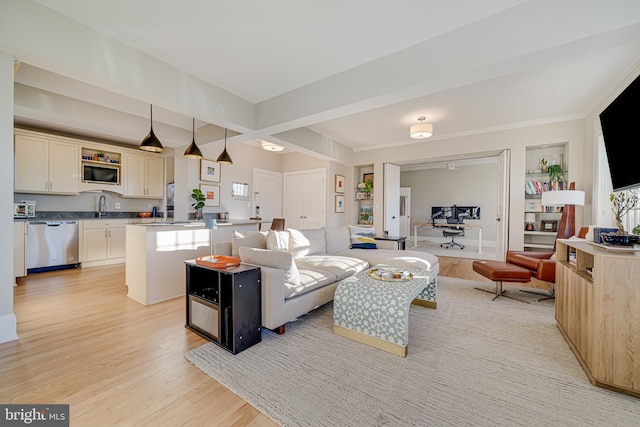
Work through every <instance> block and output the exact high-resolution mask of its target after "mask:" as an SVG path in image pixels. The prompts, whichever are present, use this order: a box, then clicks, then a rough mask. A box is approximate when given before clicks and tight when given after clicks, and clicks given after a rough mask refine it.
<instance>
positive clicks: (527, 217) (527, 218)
mask: <svg viewBox="0 0 640 427" xmlns="http://www.w3.org/2000/svg"><path fill="white" fill-rule="evenodd" d="M524 222H525V223H526V224H533V223H535V222H536V214H534V213H526V214H524Z"/></svg>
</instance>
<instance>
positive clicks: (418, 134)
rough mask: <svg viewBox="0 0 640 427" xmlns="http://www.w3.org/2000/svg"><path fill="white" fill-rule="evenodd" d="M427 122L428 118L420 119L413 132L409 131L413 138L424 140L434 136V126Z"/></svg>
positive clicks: (412, 127) (422, 117) (412, 128)
mask: <svg viewBox="0 0 640 427" xmlns="http://www.w3.org/2000/svg"><path fill="white" fill-rule="evenodd" d="M425 120H426V118H425V117H424V116H420V117H418V121H419V122H420V123H418V124H417V125H413V126H411V130H410V131H409V135H410V136H411V138H413V139H424V138H429V137H430V136H431V135H433V125H432V124H431V123H425V122H424V121H425Z"/></svg>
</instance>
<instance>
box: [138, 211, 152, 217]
mask: <svg viewBox="0 0 640 427" xmlns="http://www.w3.org/2000/svg"><path fill="white" fill-rule="evenodd" d="M138 216H139V217H140V218H149V217H151V212H140V213H139V214H138Z"/></svg>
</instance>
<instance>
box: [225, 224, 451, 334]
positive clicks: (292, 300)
mask: <svg viewBox="0 0 640 427" xmlns="http://www.w3.org/2000/svg"><path fill="white" fill-rule="evenodd" d="M351 243H352V235H351V232H350V227H349V226H342V227H324V228H317V229H306V230H295V229H287V230H286V231H284V232H274V231H271V230H270V231H268V232H246V231H242V232H239V231H236V232H234V234H233V240H232V241H231V242H220V243H216V244H215V253H217V254H220V255H236V256H240V259H241V260H242V262H244V263H247V264H254V265H258V266H260V267H261V270H262V325H263V326H264V327H266V328H268V329H273V330H276V331H278V332H280V333H284V325H285V323H287V322H289V321H292V320H294V319H296V318H297V317H299V316H301V315H303V314H305V313H308V312H309V311H311V310H313V309H315V308H317V307H319V306H321V305H323V304H326V303H327V302H329V301H332V300H333V294H334V292H335V289H336V287H337V286H338V282H339V281H340V280H342V279H344V278H346V277H349V276H351V275H353V274H357V273H359V272H360V271H363V270H365V269H367V268H369V267H370V266H374V265H377V264H386V265H390V266H393V267H399V268H420V269H428V270H430V271H432V272H434V273H435V275H434V281H437V274H438V269H439V264H438V258H437V257H436V256H434V255H431V254H429V253H425V252H418V251H401V250H392V249H352V248H351Z"/></svg>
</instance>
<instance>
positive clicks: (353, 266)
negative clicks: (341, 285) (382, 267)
mask: <svg viewBox="0 0 640 427" xmlns="http://www.w3.org/2000/svg"><path fill="white" fill-rule="evenodd" d="M296 265H297V266H298V268H299V269H303V268H312V269H315V270H323V271H329V272H331V273H333V274H335V275H336V277H337V280H342V279H344V278H347V277H349V276H352V275H354V274H357V273H359V272H361V271H362V270H366V269H367V268H369V263H368V262H367V261H363V260H361V259H358V258H353V257H347V256H338V255H309V256H306V257H303V258H300V259H297V260H296Z"/></svg>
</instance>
